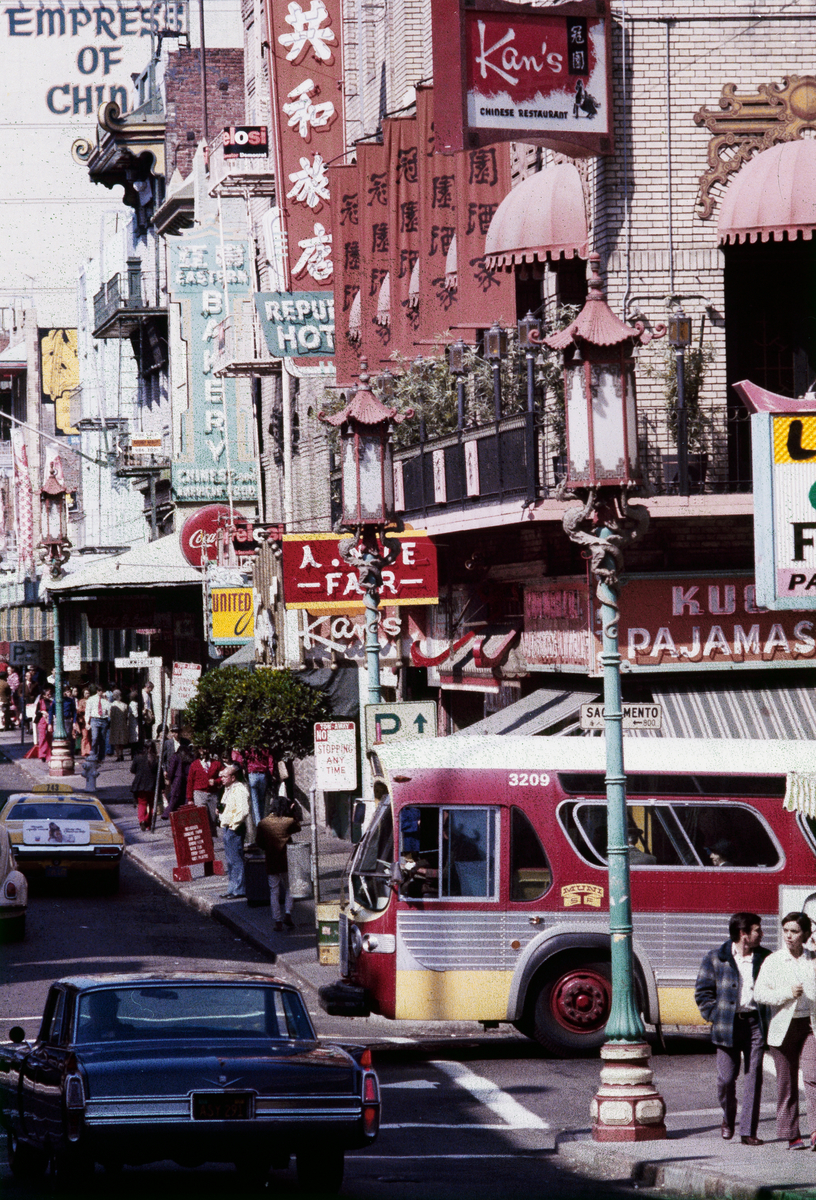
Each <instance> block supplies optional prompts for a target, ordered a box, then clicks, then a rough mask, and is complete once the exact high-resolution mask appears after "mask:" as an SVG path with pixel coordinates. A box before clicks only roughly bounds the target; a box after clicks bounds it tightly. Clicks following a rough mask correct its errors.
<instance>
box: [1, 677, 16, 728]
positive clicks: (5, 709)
mask: <svg viewBox="0 0 816 1200" xmlns="http://www.w3.org/2000/svg"><path fill="white" fill-rule="evenodd" d="M12 699H13V693H12V690H11V684H10V683H9V677H8V672H7V671H0V729H11V704H12Z"/></svg>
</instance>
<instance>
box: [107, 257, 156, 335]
mask: <svg viewBox="0 0 816 1200" xmlns="http://www.w3.org/2000/svg"><path fill="white" fill-rule="evenodd" d="M165 311H166V308H165V303H164V298H163V297H162V296H161V295H160V293H159V289H158V279H157V277H156V275H155V273H147V272H144V271H142V267H141V261H140V260H139V259H128V266H127V271H126V272H117V274H116V275H113V276H111V278H110V279H109V280H108V282H107V283H106V284H104V285H103V286H102V287H101V288H100V289H99V291H98V292H97V293H96V295H95V296H94V337H97V338H105V337H129V336H130V335H131V333H132V332H133V331H134V329H135V328H136V326H137V325H138V323H139V322H140V321H144V320H147V319H149V318H151V317H155V316H158V315H164V313H165Z"/></svg>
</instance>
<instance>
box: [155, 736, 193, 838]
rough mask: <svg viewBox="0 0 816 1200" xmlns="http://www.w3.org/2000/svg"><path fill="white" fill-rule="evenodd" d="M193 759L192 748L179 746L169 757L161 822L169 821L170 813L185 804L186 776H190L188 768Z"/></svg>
mask: <svg viewBox="0 0 816 1200" xmlns="http://www.w3.org/2000/svg"><path fill="white" fill-rule="evenodd" d="M194 758H195V751H194V750H193V748H192V746H179V748H178V750H177V751H176V752H175V754H171V756H170V761H169V763H168V764H167V782H168V784H169V791H168V793H167V808H166V809H165V810H164V812H163V813H162V820H163V821H166V820H168V819H169V817H170V813H171V812H175V811H176V809H177V808H181V806H182V804H186V803H187V776H188V775H189V774H190V766H191V764H192V761H193V759H194Z"/></svg>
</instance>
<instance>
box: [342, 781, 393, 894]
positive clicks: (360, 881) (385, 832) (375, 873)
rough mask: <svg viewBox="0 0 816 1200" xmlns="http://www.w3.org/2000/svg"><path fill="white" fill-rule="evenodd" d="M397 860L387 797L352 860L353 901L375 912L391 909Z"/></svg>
mask: <svg viewBox="0 0 816 1200" xmlns="http://www.w3.org/2000/svg"><path fill="white" fill-rule="evenodd" d="M393 861H394V818H393V816H392V814H391V797H390V796H384V797H383V799H382V800H381V801H380V804H379V807H378V809H377V811H376V812H375V813H374V817H373V819H372V821H371V824H370V825H369V827H368V829H367V831H366V833H365V834H364V836H363V839H362V841H361V842H360V844H359V846H358V847H357V849H356V850H355V852H354V857H353V858H352V860H351V867H350V869H349V875H350V880H351V898H352V899H353V900H354V902H355V903H356V904H360V905H362V906H363V908H368V909H371V911H372V912H382V910H383V909H384V908H386V907H387V906H388V900H389V898H390V895H391V864H392V863H393Z"/></svg>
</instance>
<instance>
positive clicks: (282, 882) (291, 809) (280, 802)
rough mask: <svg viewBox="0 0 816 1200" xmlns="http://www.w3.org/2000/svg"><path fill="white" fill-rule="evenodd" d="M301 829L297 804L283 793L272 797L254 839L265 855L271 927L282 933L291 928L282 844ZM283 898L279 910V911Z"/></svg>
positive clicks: (286, 863)
mask: <svg viewBox="0 0 816 1200" xmlns="http://www.w3.org/2000/svg"><path fill="white" fill-rule="evenodd" d="M300 828H301V825H300V820H299V818H298V809H297V805H296V804H295V802H294V801H293V800H290V799H289V797H288V796H287V795H285V794H283V795H278V796H275V797H274V798H273V800H272V805H271V811H270V813H269V816H268V817H264V818H263V820H262V821H260V822H259V823H258V829H257V831H256V833H255V841H256V843H257V844H258V845H259V846H260V847H261V849H262V850H263V851H264V853H265V854H266V869H267V872H268V874H269V898H270V901H271V904H272V928H273V929H274V931H275V933H282V932H283V930H284V928H287V929H292V928H293V926H294V924H295V923H294V921H293V920H292V908H293V902H292V893H291V891H290V888H289V860H288V858H287V853H286V847H287V846H288V845H289V843H290V842H291V840H292V834H293V833H298V832H299V830H300ZM281 899H283V913H281Z"/></svg>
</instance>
